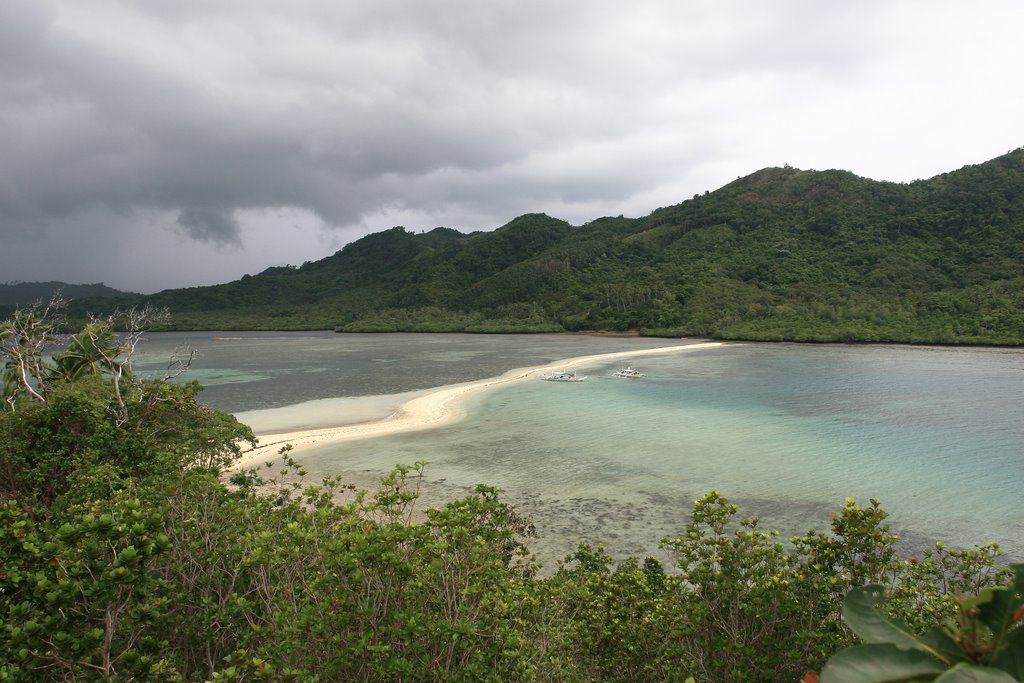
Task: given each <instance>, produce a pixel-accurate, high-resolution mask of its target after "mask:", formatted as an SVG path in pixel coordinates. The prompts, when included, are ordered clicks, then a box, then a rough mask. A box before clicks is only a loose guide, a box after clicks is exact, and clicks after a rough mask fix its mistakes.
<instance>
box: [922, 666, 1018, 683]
mask: <svg viewBox="0 0 1024 683" xmlns="http://www.w3.org/2000/svg"><path fill="white" fill-rule="evenodd" d="M934 683H1017V679H1016V678H1014V677H1013V676H1011V675H1010V674H1008V673H1006V672H1005V671H1000V670H999V669H992V668H990V667H987V666H977V665H975V664H957V665H956V666H954V667H953V668H952V669H950V670H949V671H947V672H946V673H944V674H942V675H941V676H939V677H938V678H936V679H935V681H934Z"/></svg>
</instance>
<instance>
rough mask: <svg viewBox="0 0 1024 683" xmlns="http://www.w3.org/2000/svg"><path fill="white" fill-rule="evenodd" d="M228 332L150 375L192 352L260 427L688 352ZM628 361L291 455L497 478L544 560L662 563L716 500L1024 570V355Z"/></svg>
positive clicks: (754, 348)
mask: <svg viewBox="0 0 1024 683" xmlns="http://www.w3.org/2000/svg"><path fill="white" fill-rule="evenodd" d="M225 336H227V335H221V337H222V338H216V337H218V335H195V334H193V335H183V334H178V333H176V334H167V335H152V339H151V341H150V342H149V343H148V344H147V348H146V352H145V355H144V357H142V358H140V361H141V363H140V365H139V367H140V369H143V370H144V371H145V369H146V368H149V369H150V370H151V371H157V370H158V369H159V367H160V365H161V363H162V364H166V363H165V362H163V358H164V357H166V354H167V353H168V351H169V349H170V348H172V347H173V346H174V345H176V344H178V343H181V342H188V343H190V344H191V345H193V346H195V347H196V348H198V349H199V351H200V353H199V357H198V358H197V359H196V361H195V363H194V365H193V370H192V371H191V372H190V373H189V374H190V376H191V377H192V378H195V379H199V380H200V381H202V382H204V383H205V384H207V386H208V390H207V392H205V396H204V397H205V399H206V400H207V401H208V402H210V403H211V404H212V405H214V406H215V407H218V408H222V409H225V410H229V411H232V412H235V413H237V414H240V416H241V417H242V418H243V419H246V420H247V421H249V422H250V423H251V424H253V425H254V427H256V428H257V429H272V428H275V427H276V428H278V429H286V428H287V429H291V428H296V427H305V426H318V425H323V424H328V423H338V422H348V421H359V420H365V419H371V418H372V417H375V416H377V415H380V416H383V415H386V414H388V413H390V412H391V411H393V410H394V409H395V408H396V407H397V405H399V404H400V403H401V401H402V400H404V399H406V398H408V397H410V396H412V395H416V394H417V393H419V392H422V391H425V390H428V389H429V388H432V387H437V386H441V385H445V384H452V383H456V382H463V381H467V380H471V379H481V378H485V377H493V376H496V375H499V374H501V373H502V372H504V371H506V370H509V369H511V368H516V367H526V366H532V365H540V364H543V363H547V362H550V361H553V360H557V359H559V358H568V357H572V356H580V355H589V354H594V353H601V352H613V351H622V350H627V349H633V348H639V349H643V348H653V347H659V346H666V345H672V344H677V343H680V342H679V341H678V340H657V339H639V338H624V337H590V336H570V335H538V336H510V335H496V336H474V335H334V334H329V333H290V334H281V333H266V334H259V333H243V334H231V335H230V336H231V337H232V338H230V339H225V338H223V337H225ZM632 363H633V364H634V365H637V366H639V367H640V368H641V369H642V370H643V371H644V372H645V377H643V378H642V379H639V380H629V379H621V378H614V377H612V376H611V375H612V373H613V372H614V371H615V370H616V369H618V367H619V365H618V364H614V365H613V364H601V363H596V364H594V365H593V366H591V367H587V368H585V369H582V370H581V374H587V375H589V376H590V377H589V379H588V380H587V381H586V382H582V383H577V384H557V383H549V382H539V381H527V382H524V383H522V384H517V385H513V386H509V387H504V388H500V389H497V390H495V391H493V392H491V393H488V394H484V395H480V396H474V397H472V398H470V399H469V403H468V404H467V407H468V416H467V418H466V419H465V420H463V421H462V422H460V423H458V424H455V425H451V426H448V427H442V428H439V429H435V430H430V431H423V432H415V433H409V434H402V435H395V436H388V437H378V438H375V439H370V440H364V441H358V442H349V443H339V444H334V445H328V446H323V447H320V448H317V449H312V450H308V451H304V452H303V453H302V460H303V462H304V463H305V464H306V465H307V466H308V467H309V469H310V470H311V471H313V472H315V473H337V472H349V473H352V474H353V476H354V477H355V478H357V479H358V480H359V481H361V482H362V481H367V480H369V478H372V477H374V476H376V475H377V474H378V473H381V472H385V471H386V470H387V469H389V468H390V467H391V466H392V465H393V464H395V463H398V462H405V463H411V462H413V461H416V460H428V461H430V463H431V464H430V465H429V466H428V468H427V476H426V477H425V480H424V482H423V483H424V491H425V497H426V500H427V502H429V503H436V502H440V501H442V500H443V499H445V498H446V497H450V496H453V495H460V494H462V493H464V492H465V491H468V490H470V489H471V488H472V487H473V486H474V485H475V484H477V483H487V484H492V485H495V486H498V487H500V488H501V489H502V490H503V491H504V492H505V495H506V496H507V497H508V499H510V500H511V501H513V502H514V503H515V504H516V505H517V507H518V508H519V509H521V510H522V511H524V512H526V513H527V514H530V515H531V516H533V518H534V519H535V521H536V522H537V526H538V532H539V534H540V538H539V539H538V541H537V542H536V544H535V547H536V549H537V550H538V552H539V553H540V554H541V555H542V557H544V558H546V559H547V560H551V559H552V558H557V557H561V556H562V555H564V554H565V553H567V552H569V551H570V550H571V549H572V547H573V545H574V544H575V542H577V541H580V540H589V541H600V542H604V543H605V544H606V545H607V546H608V547H609V549H610V550H611V551H612V552H613V553H614V554H615V555H616V556H619V557H622V556H624V555H629V554H632V555H645V554H651V553H656V548H657V543H658V540H659V539H660V538H662V537H663V536H665V535H669V534H673V533H676V532H678V531H679V530H681V528H682V526H683V524H684V523H685V518H686V513H687V512H688V511H689V509H690V507H691V505H692V502H693V500H694V499H695V498H696V497H697V496H699V495H700V494H701V493H703V492H705V491H707V490H710V489H719V490H721V491H722V492H723V493H724V494H725V495H727V496H729V497H730V498H732V499H734V500H736V501H737V502H739V503H740V504H741V505H742V509H743V512H745V513H747V514H757V515H758V516H760V517H761V518H762V519H763V520H764V522H765V524H766V525H770V526H773V527H776V528H779V529H780V530H782V531H783V532H784V534H787V535H788V534H793V533H798V532H802V531H805V530H806V529H808V528H811V527H818V528H821V527H824V526H825V525H827V523H828V512H829V511H830V510H835V509H837V508H838V507H840V506H841V504H842V501H843V499H844V498H845V497H846V496H854V497H856V498H858V499H859V500H862V501H866V500H867V499H868V498H870V497H874V498H877V499H879V500H880V502H881V503H882V505H883V507H884V508H885V509H886V510H888V511H889V512H890V513H891V514H892V519H891V521H892V522H893V524H894V527H896V528H897V529H898V530H899V531H900V532H901V534H902V536H903V538H904V539H905V543H906V544H907V545H909V546H911V547H912V548H919V547H921V546H924V545H928V544H930V543H932V542H933V541H934V540H936V539H943V540H946V541H949V542H952V543H954V544H957V545H971V544H973V543H979V542H988V541H996V542H999V543H1000V544H1001V545H1003V546H1004V548H1005V549H1006V550H1007V551H1008V552H1009V553H1011V554H1012V555H1014V556H1016V557H1024V506H1022V505H1021V504H1020V503H1021V500H1022V492H1024V420H1022V419H1021V418H1022V417H1024V408H1022V406H1024V351H1020V350H1008V349H976V348H970V349H962V348H937V347H901V346H884V345H882V346H847V345H810V346H808V345H795V344H745V345H735V346H727V347H723V348H718V349H706V350H700V351H694V352H689V353H683V354H670V355H660V356H651V357H649V358H643V357H638V358H635V359H633V361H632ZM310 400H311V401H313V402H311V403H303V402H304V401H310ZM300 403H301V404H302V405H296V404H300ZM289 405H291V406H292V408H290V409H289V408H287V406H289ZM268 408H274V409H275V410H267V409H268ZM252 411H255V412H252ZM275 421H276V422H275ZM261 423H262V424H261Z"/></svg>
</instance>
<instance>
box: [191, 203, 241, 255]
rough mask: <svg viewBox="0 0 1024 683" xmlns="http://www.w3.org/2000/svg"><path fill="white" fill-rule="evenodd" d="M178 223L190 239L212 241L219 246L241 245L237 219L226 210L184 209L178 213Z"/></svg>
mask: <svg viewBox="0 0 1024 683" xmlns="http://www.w3.org/2000/svg"><path fill="white" fill-rule="evenodd" d="M178 225H180V226H181V227H182V228H184V230H185V232H186V233H188V235H189V236H190V237H192V239H195V240H198V241H200V242H213V243H215V244H217V245H220V246H225V245H235V246H241V245H242V236H241V232H240V231H239V228H238V221H236V220H235V218H234V216H232V215H231V214H230V213H228V212H226V211H217V210H212V209H196V208H192V209H185V210H184V211H182V212H181V213H180V214H178Z"/></svg>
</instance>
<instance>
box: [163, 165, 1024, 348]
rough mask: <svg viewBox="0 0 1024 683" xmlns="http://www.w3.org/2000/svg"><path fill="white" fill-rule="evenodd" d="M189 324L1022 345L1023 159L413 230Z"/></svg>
mask: <svg viewBox="0 0 1024 683" xmlns="http://www.w3.org/2000/svg"><path fill="white" fill-rule="evenodd" d="M147 301H149V302H150V303H152V304H153V305H157V306H163V307H168V308H169V309H171V310H172V311H173V312H174V314H175V321H176V323H175V324H176V325H177V326H178V327H180V328H202V329H313V328H315V329H338V330H343V331H399V330H401V331H468V332H508V331H523V332H542V331H543V332H549V331H564V330H568V331H576V330H608V331H610V330H617V331H622V330H639V331H641V332H643V333H645V334H649V335H665V336H677V335H698V336H708V337H716V338H729V339H739V338H743V339H760V340H782V339H787V340H799V341H825V340H838V341H904V342H942V343H971V344H1019V343H1021V342H1022V340H1024V149H1019V150H1016V151H1014V152H1011V153H1009V154H1006V155H1004V156H1002V157H999V158H997V159H993V160H992V161H989V162H986V163H983V164H979V165H976V166H968V167H965V168H962V169H960V170H958V171H955V172H952V173H947V174H944V175H940V176H937V177H935V178H931V179H928V180H921V181H916V182H913V183H909V184H896V183H888V182H876V181H872V180H868V179H865V178H860V177H858V176H855V175H853V174H852V173H848V172H844V171H835V170H832V171H803V170H798V169H794V168H789V167H786V168H769V169H764V170H762V171H758V172H757V173H754V174H752V175H749V176H747V177H745V178H740V179H738V180H736V181H735V182H733V183H730V184H729V185H726V186H725V187H723V188H721V189H719V190H717V191H715V192H709V193H705V194H703V195H700V196H695V197H693V198H692V199H691V200H688V201H685V202H683V203H681V204H679V205H676V206H671V207H666V208H662V209H658V210H657V211H654V212H653V213H651V214H650V215H649V216H646V217H644V218H639V219H629V218H622V217H618V218H602V219H598V220H595V221H592V222H590V223H588V224H586V225H583V226H578V227H574V226H571V225H569V224H568V223H566V222H564V221H561V220H557V219H554V218H550V217H548V216H545V215H543V214H530V215H525V216H520V217H519V218H517V219H515V220H513V221H512V222H511V223H509V224H508V225H505V226H503V227H501V228H499V229H497V230H495V231H493V232H477V233H472V234H469V235H464V234H462V233H459V232H456V231H454V230H450V229H445V228H437V229H436V230H433V231H431V232H428V233H422V234H414V233H412V232H409V231H407V230H405V229H403V228H401V227H396V228H392V229H390V230H386V231H384V232H380V233H376V234H373V235H369V236H367V237H364V238H362V239H360V240H358V241H356V242H353V243H352V244H349V245H347V246H346V247H345V248H344V249H342V250H341V251H339V252H338V253H336V254H334V255H333V256H330V257H328V258H325V259H323V260H320V261H316V262H310V263H305V264H303V265H301V266H297V267H291V266H289V267H281V268H270V269H267V270H266V271H264V272H262V273H260V274H258V275H253V276H246V277H244V278H242V279H241V280H238V281H235V282H231V283H228V284H224V285H218V286H214V287H196V288H190V289H183V290H168V291H165V292H162V293H160V294H157V295H154V296H152V297H149V298H148V299H147Z"/></svg>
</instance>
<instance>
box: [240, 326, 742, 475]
mask: <svg viewBox="0 0 1024 683" xmlns="http://www.w3.org/2000/svg"><path fill="white" fill-rule="evenodd" d="M725 345H726V342H717V341H715V342H697V343H695V344H679V345H674V346H664V347H658V348H653V349H636V350H630V351H614V352H611V353H601V354H594V355H590V356H577V357H575V358H568V359H566V360H562V361H557V362H554V363H549V364H547V365H540V366H536V367H529V368H518V369H514V370H509V371H508V372H506V373H505V374H503V375H500V376H498V377H494V378H491V379H484V380H476V381H473V382H466V383H462V384H453V385H449V386H444V387H440V388H438V389H434V390H431V391H428V392H427V393H426V394H423V395H421V396H417V397H416V398H413V399H411V400H409V401H406V402H405V403H403V404H402V405H401V406H400V407H399V408H398V410H397V411H395V412H394V413H392V414H391V415H390V416H388V417H385V418H380V419H374V420H367V421H363V422H355V423H351V424H343V425H338V426H334V427H323V428H317V429H305V430H296V431H287V432H268V433H260V434H257V435H256V438H257V439H258V443H257V445H256V446H254V447H252V448H249V449H247V450H244V451H242V454H241V457H239V458H238V460H236V461H235V462H234V463H232V465H231V467H229V468H227V470H226V471H234V470H239V469H242V468H246V467H252V466H254V465H256V464H258V463H257V461H266V460H267V459H273V458H275V457H276V456H277V452H278V451H279V450H280V449H281V448H282V447H284V446H285V445H289V444H290V445H291V446H292V453H295V452H296V451H299V450H304V449H307V448H311V447H314V446H322V445H324V444H329V443H338V442H341V441H355V440H359V439H368V438H372V437H376V436H384V435H389V434H399V433H403V432H412V431H420V430H424V429H433V428H435V427H440V426H443V425H448V424H452V423H454V422H457V421H458V420H460V419H462V418H463V417H464V416H465V411H464V410H463V403H464V400H465V399H466V397H468V396H470V395H473V394H478V393H481V392H483V391H488V390H491V389H494V388H495V387H498V386H502V385H506V384H514V383H517V382H522V381H524V380H526V379H529V378H530V377H534V376H536V375H538V374H540V373H544V372H550V371H552V370H559V369H567V368H575V367H579V366H581V365H587V364H589V363H594V362H597V361H606V360H611V359H615V358H633V357H637V356H646V355H655V354H663V353H678V352H683V351H697V350H701V349H709V348H717V347H721V346H725Z"/></svg>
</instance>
